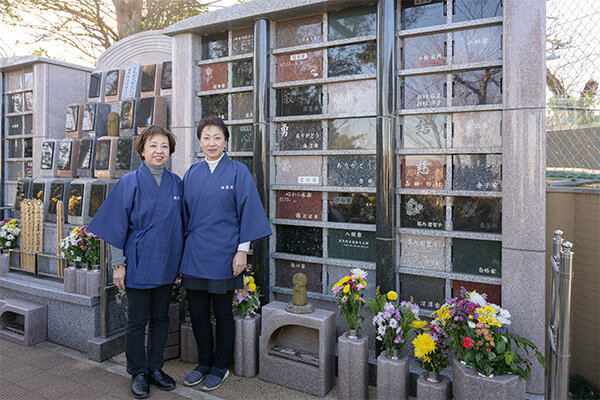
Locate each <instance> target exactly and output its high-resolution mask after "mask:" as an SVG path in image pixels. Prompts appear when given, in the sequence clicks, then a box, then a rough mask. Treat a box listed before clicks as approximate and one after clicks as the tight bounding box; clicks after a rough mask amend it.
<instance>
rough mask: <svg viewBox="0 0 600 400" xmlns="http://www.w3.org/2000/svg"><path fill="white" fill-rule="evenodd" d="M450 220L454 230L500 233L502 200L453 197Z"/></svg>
mask: <svg viewBox="0 0 600 400" xmlns="http://www.w3.org/2000/svg"><path fill="white" fill-rule="evenodd" d="M452 221H453V223H452V226H453V228H454V230H455V231H470V232H489V233H502V200H501V199H487V198H478V197H455V198H454V204H453V206H452Z"/></svg>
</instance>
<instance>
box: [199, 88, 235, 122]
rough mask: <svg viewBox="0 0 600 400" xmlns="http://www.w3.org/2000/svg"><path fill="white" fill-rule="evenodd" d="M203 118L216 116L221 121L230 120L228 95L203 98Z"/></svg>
mask: <svg viewBox="0 0 600 400" xmlns="http://www.w3.org/2000/svg"><path fill="white" fill-rule="evenodd" d="M201 103H202V118H204V117H208V116H209V115H216V116H217V117H219V118H221V119H224V120H226V119H229V116H228V115H229V113H228V105H227V95H226V94H215V95H212V96H202V97H201Z"/></svg>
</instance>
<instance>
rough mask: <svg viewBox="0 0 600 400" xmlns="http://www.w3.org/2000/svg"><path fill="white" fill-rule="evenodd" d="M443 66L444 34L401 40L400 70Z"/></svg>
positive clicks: (444, 56)
mask: <svg viewBox="0 0 600 400" xmlns="http://www.w3.org/2000/svg"><path fill="white" fill-rule="evenodd" d="M445 64H446V34H445V33H438V34H435V35H424V36H414V37H408V38H405V39H402V69H411V68H430V67H439V66H440V65H445Z"/></svg>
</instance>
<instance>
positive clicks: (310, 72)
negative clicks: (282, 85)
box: [275, 50, 323, 82]
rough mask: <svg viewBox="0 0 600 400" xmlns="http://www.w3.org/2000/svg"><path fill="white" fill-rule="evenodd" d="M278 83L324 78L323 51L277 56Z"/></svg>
mask: <svg viewBox="0 0 600 400" xmlns="http://www.w3.org/2000/svg"><path fill="white" fill-rule="evenodd" d="M275 64H276V65H277V82H291V81H304V80H307V79H317V78H322V77H323V50H312V51H305V52H301V53H293V54H281V55H276V56H275Z"/></svg>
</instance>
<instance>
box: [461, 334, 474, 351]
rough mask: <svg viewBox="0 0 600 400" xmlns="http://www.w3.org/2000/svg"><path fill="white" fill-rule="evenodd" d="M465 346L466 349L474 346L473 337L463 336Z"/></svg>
mask: <svg viewBox="0 0 600 400" xmlns="http://www.w3.org/2000/svg"><path fill="white" fill-rule="evenodd" d="M463 347H464V348H465V349H470V348H471V347H473V339H471V338H470V337H466V338H463Z"/></svg>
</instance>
